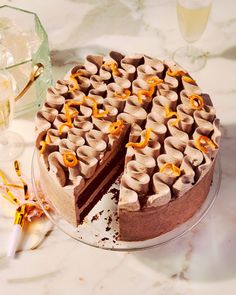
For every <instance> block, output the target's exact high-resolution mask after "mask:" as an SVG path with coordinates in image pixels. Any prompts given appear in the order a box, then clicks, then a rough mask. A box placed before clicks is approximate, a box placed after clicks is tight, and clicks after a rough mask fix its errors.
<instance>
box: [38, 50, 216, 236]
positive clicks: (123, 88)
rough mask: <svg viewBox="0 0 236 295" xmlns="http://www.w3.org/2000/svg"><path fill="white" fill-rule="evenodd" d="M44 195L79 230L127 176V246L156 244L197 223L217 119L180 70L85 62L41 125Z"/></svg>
mask: <svg viewBox="0 0 236 295" xmlns="http://www.w3.org/2000/svg"><path fill="white" fill-rule="evenodd" d="M36 131H37V139H36V146H37V148H38V150H39V164H40V175H41V179H40V181H41V185H43V186H45V188H46V189H47V191H48V195H49V197H50V199H51V201H52V203H53V204H54V206H55V207H56V209H57V210H58V211H59V212H60V214H61V215H62V216H63V217H64V218H65V219H66V220H67V221H68V222H70V223H72V224H74V225H76V226H77V225H79V224H80V222H81V221H82V220H83V218H84V217H85V216H86V215H87V214H88V212H89V211H90V210H91V209H92V208H93V206H94V205H95V204H96V202H97V201H98V200H99V198H101V197H102V196H103V194H104V193H105V192H106V190H107V189H108V188H109V186H110V184H111V183H112V182H114V180H115V179H116V178H117V177H118V176H119V175H121V174H122V177H121V181H120V195H119V202H118V215H119V230H120V233H119V234H120V239H121V240H126V241H139V240H146V239H150V238H154V237H157V236H159V235H161V234H163V233H166V232H168V231H170V230H172V229H174V228H175V227H177V226H178V225H179V224H181V223H184V222H185V221H187V220H188V219H189V218H191V217H192V216H193V215H194V214H195V213H196V211H197V210H198V209H199V208H200V207H201V205H202V203H203V202H204V200H205V199H206V197H207V194H208V192H209V189H210V185H211V181H212V176H213V171H214V163H215V159H216V156H217V152H218V149H219V141H220V130H219V119H218V118H216V114H215V109H214V107H213V105H212V102H211V100H210V97H209V95H207V94H205V93H202V91H201V89H200V87H199V86H198V85H197V83H196V81H195V80H193V78H192V77H191V76H190V75H189V74H188V73H187V71H186V70H184V69H183V68H182V67H181V66H180V65H178V64H176V63H175V62H174V61H171V60H165V61H163V62H162V61H160V60H159V59H156V58H151V57H149V56H146V55H126V56H124V55H122V54H120V53H118V52H114V51H112V52H111V53H110V55H109V56H108V57H102V56H92V55H89V56H87V57H86V60H85V63H84V64H79V65H77V66H76V67H73V68H72V69H71V70H70V71H69V72H68V73H67V75H66V76H65V78H64V79H63V80H59V81H58V82H57V83H56V85H55V87H50V88H49V89H48V91H47V97H46V101H45V103H44V105H43V107H42V109H41V110H40V111H39V112H38V113H37V118H36Z"/></svg>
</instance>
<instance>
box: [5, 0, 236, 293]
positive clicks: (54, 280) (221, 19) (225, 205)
mask: <svg viewBox="0 0 236 295" xmlns="http://www.w3.org/2000/svg"><path fill="white" fill-rule="evenodd" d="M0 4H1V5H3V4H9V5H15V6H18V7H20V8H24V9H28V10H32V11H35V12H37V13H38V15H39V17H40V18H41V20H42V22H43V24H44V26H45V28H46V30H47V32H48V35H49V41H50V47H51V50H52V58H53V62H54V65H55V66H54V75H55V78H59V77H60V76H62V74H63V73H64V72H65V71H66V69H67V68H68V67H69V66H70V64H67V65H64V64H65V63H69V62H73V61H75V60H76V56H77V57H78V59H81V58H82V57H83V56H84V55H85V54H87V53H107V52H108V51H109V50H110V49H111V48H112V49H118V50H121V51H123V52H145V53H147V54H150V55H154V56H160V57H165V56H168V55H170V54H171V52H172V51H173V50H175V49H176V48H178V47H179V46H181V45H183V44H184V41H183V40H182V38H181V36H180V33H179V31H178V27H177V21H176V16H175V1H172V0H155V1H154V0H149V1H148V0H147V1H142V0H140V1H138V0H130V1H125V0H110V1H109V0H100V1H95V0H87V1H86V0H60V1H58V0H48V1H40V0H34V1H28V0H12V1H10V0H9V1H6V0H1V1H0ZM235 44H236V2H235V1H234V0H226V1H222V0H213V10H212V14H211V17H210V21H209V25H208V27H207V30H206V32H205V33H204V35H203V37H202V38H201V40H200V41H199V42H198V45H199V47H202V48H203V49H204V50H206V51H209V54H210V55H209V59H208V62H207V65H206V67H205V68H204V69H203V70H201V71H200V72H198V73H196V74H195V75H194V77H196V79H197V80H198V82H199V84H200V85H201V86H202V88H203V89H204V91H206V92H209V93H210V95H211V97H212V100H213V102H214V104H215V106H216V108H217V112H218V116H219V117H220V118H221V122H222V124H223V128H224V137H223V141H222V149H221V160H222V169H223V177H222V184H221V188H220V193H219V197H218V198H217V200H216V202H215V205H214V207H213V208H212V209H211V211H210V212H209V214H208V215H207V217H206V218H205V219H204V220H203V221H202V222H201V223H200V225H199V226H197V228H195V229H194V230H193V231H192V232H190V233H188V234H187V235H185V236H184V237H183V238H181V239H179V240H176V241H175V242H172V243H170V244H168V245H166V246H163V247H161V248H155V249H152V250H145V251H141V252H136V253H115V252H109V251H103V250H99V249H95V248H91V247H88V246H85V245H83V244H80V243H78V242H76V241H74V240H72V239H70V238H69V237H67V236H65V235H64V234H63V233H61V232H60V231H59V230H57V229H54V230H53V231H52V232H51V233H50V234H49V235H48V236H47V237H46V238H45V239H44V240H43V241H42V242H41V243H40V244H39V245H38V246H37V247H36V245H34V246H35V247H36V249H34V250H27V251H22V252H20V253H19V254H18V255H17V258H16V259H15V260H11V261H8V260H7V259H6V258H5V254H6V249H7V243H8V239H9V233H10V232H9V229H10V228H11V224H12V219H11V218H3V217H2V215H1V217H0V294H1V295H5V294H7V295H12V294H18V295H21V294H34V295H47V294H50V295H54V294H55V295H64V294H71V295H73V294H84V295H87V294H93V295H95V294H104V295H105V294H107V295H110V294H114V295H115V294H143V293H145V294H147V295H148V294H159V295H162V294H163V295H185V294H188V295H198V294H201V295H213V294H214V295H221V294H222V293H223V292H224V294H227V295H234V294H236V251H235V249H236V213H235V212H236V197H235V191H236V187H235V178H236V163H235V152H236V98H235V96H236V75H235V68H236V45H235ZM11 128H12V129H13V130H16V131H17V132H19V133H20V134H21V135H22V136H23V137H24V139H25V143H26V148H25V151H24V154H23V155H22V157H21V158H20V162H21V163H22V169H23V170H24V171H28V174H29V175H30V164H31V156H32V153H33V145H34V144H33V142H34V139H33V138H34V136H33V133H34V123H33V115H28V116H25V117H24V118H19V119H17V120H15V121H14V122H13V124H12V127H11ZM0 168H1V169H3V170H4V171H7V172H8V175H10V176H11V174H12V170H11V169H10V168H9V166H8V165H6V164H5V165H3V164H2V163H0ZM1 202H2V201H1V200H0V208H1V206H2V203H1ZM0 214H2V212H1V211H0ZM48 230H49V228H47V229H45V232H46V231H48Z"/></svg>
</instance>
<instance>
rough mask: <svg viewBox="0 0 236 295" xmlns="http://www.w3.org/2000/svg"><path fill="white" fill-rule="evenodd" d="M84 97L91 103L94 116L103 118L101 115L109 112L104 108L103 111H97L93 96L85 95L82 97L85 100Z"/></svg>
mask: <svg viewBox="0 0 236 295" xmlns="http://www.w3.org/2000/svg"><path fill="white" fill-rule="evenodd" d="M86 99H88V100H90V101H91V102H92V103H93V106H92V109H93V116H94V117H95V118H103V117H105V116H106V115H107V114H108V113H109V111H108V110H105V111H103V112H99V110H98V106H97V101H96V99H95V98H93V97H91V96H85V97H84V101H85V100H86Z"/></svg>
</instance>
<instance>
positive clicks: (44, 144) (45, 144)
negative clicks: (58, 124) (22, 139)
mask: <svg viewBox="0 0 236 295" xmlns="http://www.w3.org/2000/svg"><path fill="white" fill-rule="evenodd" d="M51 142H52V141H51V138H50V135H49V134H47V135H46V138H45V140H41V141H40V146H41V148H40V150H39V152H40V154H41V155H42V154H43V153H44V152H45V149H46V146H47V144H49V143H51Z"/></svg>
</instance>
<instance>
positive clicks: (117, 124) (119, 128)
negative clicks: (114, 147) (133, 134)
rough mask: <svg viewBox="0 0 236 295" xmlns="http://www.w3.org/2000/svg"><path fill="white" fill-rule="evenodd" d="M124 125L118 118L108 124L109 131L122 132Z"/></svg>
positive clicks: (117, 133)
mask: <svg viewBox="0 0 236 295" xmlns="http://www.w3.org/2000/svg"><path fill="white" fill-rule="evenodd" d="M124 127H125V125H124V123H123V121H122V120H118V121H117V122H114V123H111V125H110V126H109V132H110V133H111V134H112V135H120V133H121V132H122V130H123V128H124Z"/></svg>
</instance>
